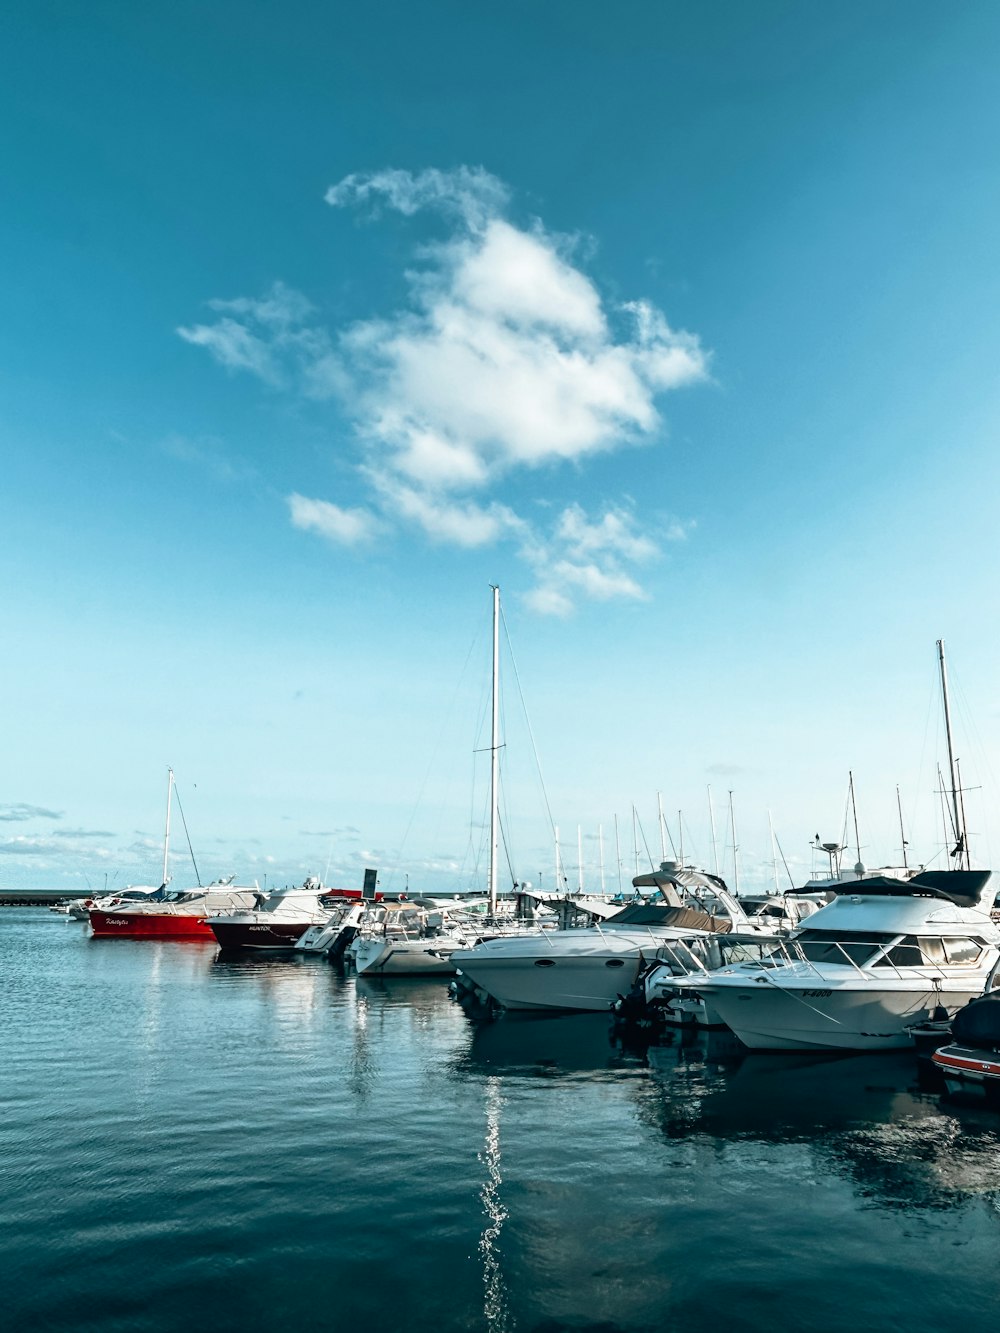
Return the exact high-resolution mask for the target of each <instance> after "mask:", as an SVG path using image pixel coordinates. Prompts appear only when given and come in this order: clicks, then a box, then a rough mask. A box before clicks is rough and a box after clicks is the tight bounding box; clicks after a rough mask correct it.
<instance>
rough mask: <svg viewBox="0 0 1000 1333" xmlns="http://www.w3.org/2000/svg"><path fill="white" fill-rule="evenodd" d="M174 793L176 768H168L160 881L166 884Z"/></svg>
mask: <svg viewBox="0 0 1000 1333" xmlns="http://www.w3.org/2000/svg"><path fill="white" fill-rule="evenodd" d="M173 794H174V770H173V769H172V768H168V769H167V824H166V828H165V829H164V830H163V874H162V875H161V876H160V883H161V884H166V883H167V882H168V881H167V865H168V863H169V860H170V798H171V796H173Z"/></svg>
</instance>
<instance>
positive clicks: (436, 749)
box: [386, 630, 482, 887]
mask: <svg viewBox="0 0 1000 1333" xmlns="http://www.w3.org/2000/svg"><path fill="white" fill-rule="evenodd" d="M481 639H482V631H481V630H477V631H476V633H475V634H474V635H473V638H472V642H471V643H470V644H469V650H468V652H467V653H466V655H465V661H464V662H463V663H462V669H461V671H460V672H459V674H458V679H457V680H456V682H455V688H454V689H453V691H452V695H451V700H450V702H449V704H448V708H447V710H446V712H445V715H444V718H443V719H442V722H441V726H440V727H439V729H438V734H437V737H436V739H435V742H434V745H433V747H432V749H431V753H430V757H429V758H428V761H427V767H426V768H425V770H424V776H423V779H422V781H421V783H420V789H419V791H418V792H417V798H416V800H415V801H414V803H413V808H412V809H411V811H410V818H409V820H408V821H407V824H406V828H405V829H404V830H403V836H402V838H401V840H400V842H399V844H398V846H397V848H396V855H395V858H394V859H395V862H396V865H395V866H394V867H393V868H392V869H390V870H389V872H388V874H387V875H386V886H387V887H388V886H389V885H391V884H392V882H393V879H394V877H395V876H396V875H397V874H398V873H399V870H398V867H399V864H400V863H401V861H402V859H403V853H404V851H405V850H406V844H407V842H408V840H409V837H410V833H411V832H412V829H413V825H414V823H415V821H416V818H417V812H418V811H419V809H420V806H421V803H422V801H423V798H424V792H425V791H426V790H427V783H428V781H429V779H430V775H431V770H432V768H433V767H434V765H435V763H436V762H437V759H438V755H439V753H440V749H441V742H442V740H443V738H444V731H445V726H446V724H447V723H448V722H449V721H450V719H451V718H452V716H453V715H454V712H455V700H456V699H457V697H458V692H459V690H460V689H461V687H462V682H463V681H464V680H465V674H466V671H467V670H468V666H469V662H470V661H471V659H472V654H473V652H474V651H475V649H476V647H477V646H478V644H479V642H480V640H481ZM439 821H440V810H439Z"/></svg>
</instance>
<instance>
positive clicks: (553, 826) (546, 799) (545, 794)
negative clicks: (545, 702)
mask: <svg viewBox="0 0 1000 1333" xmlns="http://www.w3.org/2000/svg"><path fill="white" fill-rule="evenodd" d="M500 622H501V624H502V625H503V632H504V637H505V639H506V641H507V652H508V654H509V656H510V664H511V667H512V669H513V672H514V683H515V684H516V685H517V695H518V698H519V699H520V701H521V711H522V713H523V714H524V722H525V725H526V727H527V729H528V739H529V740H530V741H531V753H532V756H533V758H534V760H535V769H536V771H537V773H538V781H539V783H540V785H541V788H542V800H543V801H544V802H545V813H546V814H547V815H548V819H549V828H550V829H551V831H552V836H553V838H554V837H555V832H556V822H555V820H554V819H553V817H552V807H551V806H550V805H549V794H548V792H547V790H546V788H545V777H544V775H543V773H542V764H541V760H540V759H539V758H538V747H537V746H536V744H535V733H534V731H533V729H532V726H531V718H530V717H529V716H528V709H527V706H526V705H525V702H524V693H523V691H522V689H521V677H520V674H519V673H518V670H517V659H516V658H515V657H514V649H513V647H512V646H511V642H510V631H509V630H508V628H507V618H506V616H505V615H504V612H503V607H501V608H500Z"/></svg>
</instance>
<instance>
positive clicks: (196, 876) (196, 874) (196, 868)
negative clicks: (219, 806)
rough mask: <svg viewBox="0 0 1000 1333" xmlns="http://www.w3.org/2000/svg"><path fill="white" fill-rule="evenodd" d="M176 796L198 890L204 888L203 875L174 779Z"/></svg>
mask: <svg viewBox="0 0 1000 1333" xmlns="http://www.w3.org/2000/svg"><path fill="white" fill-rule="evenodd" d="M174 796H175V798H176V800H177V809H178V810H179V811H180V812H181V823H182V824H183V825H184V836H185V838H187V845H188V851H189V852H190V853H191V864H192V865H193V866H194V877H195V879H196V880H197V881H198V888H199V889H200V888H201V887H202V883H201V875H199V874H198V862H197V861H196V860H195V859H194V848H193V847H192V846H191V834H190V833H188V823H187V820H186V819H185V818H184V807H183V806H182V805H181V794H180V792H179V791H178V790H177V780H176V778H175V779H174Z"/></svg>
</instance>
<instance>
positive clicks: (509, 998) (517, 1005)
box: [454, 930, 659, 1013]
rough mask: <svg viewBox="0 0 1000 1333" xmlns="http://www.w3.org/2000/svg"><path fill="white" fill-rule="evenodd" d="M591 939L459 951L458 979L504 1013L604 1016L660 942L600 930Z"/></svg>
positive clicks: (582, 935) (580, 934)
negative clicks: (464, 979)
mask: <svg viewBox="0 0 1000 1333" xmlns="http://www.w3.org/2000/svg"><path fill="white" fill-rule="evenodd" d="M595 934H596V932H594V933H592V932H590V931H568V932H566V935H565V936H562V935H561V932H560V934H558V935H554V936H551V937H549V938H548V939H545V938H544V937H539V938H538V939H534V940H532V939H526V940H523V941H517V942H515V941H503V942H502V941H491V942H490V943H489V944H485V945H479V946H478V947H477V948H476V949H471V950H463V951H462V952H461V953H460V954H456V955H455V958H454V961H455V963H456V965H457V966H458V968H459V970H460V972H461V973H462V975H463V976H466V977H468V978H469V980H470V981H472V982H473V983H474V984H475V985H476V986H478V987H479V989H480V990H483V991H485V992H486V993H487V994H488V995H491V996H492V997H493V999H494V1000H496V1001H497V1002H498V1003H499V1004H502V1005H503V1007H504V1008H505V1009H538V1010H541V1009H555V1010H558V1009H568V1010H576V1011H584V1012H586V1011H592V1012H595V1013H600V1012H607V1011H608V1010H609V1009H610V1007H611V1005H612V1004H614V1002H615V1000H616V999H617V998H618V996H619V995H624V994H625V993H626V992H627V991H628V990H629V989H630V988H631V987H632V986H633V985H634V984H635V980H636V977H637V976H638V974H639V972H640V970H641V969H642V968H643V967H644V966H645V964H646V963H647V962H648V961H650V960H651V959H652V958H653V956H654V955H655V953H656V949H657V944H658V942H659V941H657V940H655V939H651V938H650V936H649V935H648V934H645V933H644V934H641V935H636V934H634V933H633V932H631V931H630V932H625V931H610V930H608V931H604V932H601V934H600V938H598V939H596V940H595V938H594V935H595ZM570 935H572V936H574V938H573V939H572V940H570V939H568V938H567V937H568V936H570ZM494 945H495V946H497V947H492V946H494ZM503 945H506V947H502V946H503Z"/></svg>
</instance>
